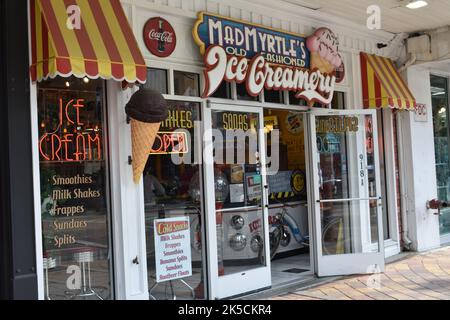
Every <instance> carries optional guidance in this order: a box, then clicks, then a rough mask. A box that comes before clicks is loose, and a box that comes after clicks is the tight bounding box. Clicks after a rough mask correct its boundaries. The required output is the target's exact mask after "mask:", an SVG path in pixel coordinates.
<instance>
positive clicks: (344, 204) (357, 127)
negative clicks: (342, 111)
mask: <svg viewBox="0 0 450 320" xmlns="http://www.w3.org/2000/svg"><path fill="white" fill-rule="evenodd" d="M316 128H317V129H316V130H317V150H318V153H319V154H318V160H319V163H318V164H317V165H318V168H319V186H320V189H319V190H320V200H321V206H320V207H321V222H322V251H323V255H342V254H351V253H368V252H372V250H378V249H379V248H378V244H379V239H378V221H377V217H378V216H377V206H378V204H377V200H375V199H374V198H375V197H376V195H377V190H376V180H375V179H376V177H375V153H374V139H373V138H374V135H373V118H372V116H371V115H367V116H357V117H344V116H318V117H317V118H316ZM362 137H364V145H363V146H362V147H364V149H361V150H359V151H358V154H355V152H354V150H352V148H354V147H355V146H357V145H358V143H357V139H358V138H362ZM356 156H357V157H356ZM355 158H357V159H355ZM360 168H367V174H366V173H365V170H362V171H361V170H360ZM367 175H368V176H367ZM355 176H357V177H358V178H353V177H355ZM353 199H354V200H353ZM357 199H361V200H357ZM367 199H371V200H367ZM372 199H374V200H372ZM368 209H369V210H368ZM367 211H369V212H370V223H369V224H368V225H369V228H367V229H366V228H364V229H363V228H361V224H360V219H361V212H367ZM362 234H367V235H368V236H367V238H370V243H371V244H373V245H376V246H366V245H365V243H363V242H362V241H361V240H360V239H362V238H364V237H361V235H362Z"/></svg>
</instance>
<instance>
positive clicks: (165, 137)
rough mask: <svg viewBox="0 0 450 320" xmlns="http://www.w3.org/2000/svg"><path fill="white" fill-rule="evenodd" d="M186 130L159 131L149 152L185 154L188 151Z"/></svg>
mask: <svg viewBox="0 0 450 320" xmlns="http://www.w3.org/2000/svg"><path fill="white" fill-rule="evenodd" d="M187 140H188V136H187V134H186V132H180V131H176V132H159V133H158V135H157V136H156V139H155V144H154V145H153V148H152V150H151V152H150V154H152V155H155V154H186V153H188V152H189V147H188V141H187Z"/></svg>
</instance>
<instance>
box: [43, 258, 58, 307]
mask: <svg viewBox="0 0 450 320" xmlns="http://www.w3.org/2000/svg"><path fill="white" fill-rule="evenodd" d="M43 265H44V282H45V297H44V298H45V300H52V299H51V298H50V291H49V289H48V270H51V269H55V268H56V259H55V258H44V259H43Z"/></svg>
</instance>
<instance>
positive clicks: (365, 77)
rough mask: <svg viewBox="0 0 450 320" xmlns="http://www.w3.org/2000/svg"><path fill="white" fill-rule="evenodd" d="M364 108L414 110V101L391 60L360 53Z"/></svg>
mask: <svg viewBox="0 0 450 320" xmlns="http://www.w3.org/2000/svg"><path fill="white" fill-rule="evenodd" d="M361 73H362V86H363V98H364V108H366V109H370V108H388V107H389V108H392V109H406V110H414V108H415V106H416V100H415V98H414V96H413V94H412V93H411V90H409V88H408V86H407V85H406V83H405V81H403V79H402V77H401V76H400V74H399V73H398V71H397V69H396V68H395V66H394V64H393V62H392V60H390V59H387V58H383V57H380V56H376V55H370V54H367V53H363V52H362V53H361Z"/></svg>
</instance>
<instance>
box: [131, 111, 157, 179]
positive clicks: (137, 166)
mask: <svg viewBox="0 0 450 320" xmlns="http://www.w3.org/2000/svg"><path fill="white" fill-rule="evenodd" d="M160 126H161V123H160V122H158V123H145V122H141V121H137V120H134V119H131V141H132V147H133V163H132V164H133V180H134V182H135V183H139V180H140V179H141V176H142V173H143V172H144V169H145V165H146V164H147V160H148V156H149V154H150V151H151V149H152V147H153V144H154V143H155V139H156V136H157V134H158V131H159V128H160Z"/></svg>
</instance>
